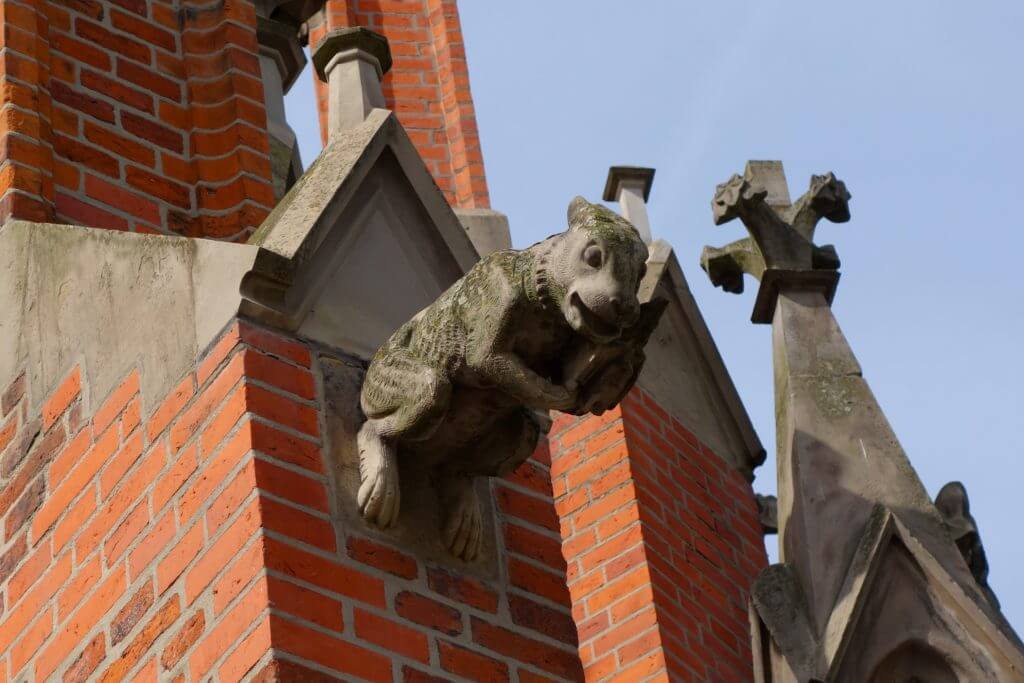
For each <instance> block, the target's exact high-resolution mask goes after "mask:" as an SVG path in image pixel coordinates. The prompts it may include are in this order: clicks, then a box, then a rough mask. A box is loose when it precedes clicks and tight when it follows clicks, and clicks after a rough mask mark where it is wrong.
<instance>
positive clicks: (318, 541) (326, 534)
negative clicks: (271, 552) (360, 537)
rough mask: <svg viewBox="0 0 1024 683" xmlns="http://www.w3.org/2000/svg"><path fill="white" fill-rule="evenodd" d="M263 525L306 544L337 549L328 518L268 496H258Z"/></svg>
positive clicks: (324, 548)
mask: <svg viewBox="0 0 1024 683" xmlns="http://www.w3.org/2000/svg"><path fill="white" fill-rule="evenodd" d="M260 509H261V512H262V515H263V526H264V527H266V528H267V529H269V530H271V531H276V532H277V533H279V534H282V535H284V536H288V537H289V538H293V539H295V540H297V541H301V542H303V543H305V544H307V545H311V546H315V547H317V548H320V549H321V550H326V551H327V552H331V553H333V552H334V551H335V550H336V549H337V545H336V544H335V541H334V527H333V525H332V524H331V522H330V520H328V519H324V518H322V517H316V516H315V515H312V514H310V513H308V512H304V511H302V510H299V509H297V508H294V507H292V506H290V505H286V504H284V503H279V502H277V501H276V500H272V499H270V498H266V497H261V498H260Z"/></svg>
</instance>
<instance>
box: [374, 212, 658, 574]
mask: <svg viewBox="0 0 1024 683" xmlns="http://www.w3.org/2000/svg"><path fill="white" fill-rule="evenodd" d="M568 218H569V230H568V231H566V232H564V233H560V234H558V235H554V236H552V237H550V238H548V239H547V240H545V241H544V242H541V243H538V244H536V245H534V246H533V247H530V248H529V249H526V250H523V251H514V250H505V251H498V252H494V253H492V254H491V255H489V256H488V257H486V258H484V259H483V260H482V261H480V262H479V263H478V264H477V265H475V266H474V267H473V268H472V269H471V270H470V272H469V273H467V274H466V276H465V277H463V278H462V279H461V280H459V281H458V282H456V283H455V284H454V285H453V286H452V287H451V288H449V289H448V291H446V292H445V293H444V294H443V295H442V296H441V297H439V298H438V299H437V300H436V301H435V302H434V303H432V304H431V305H430V306H428V307H427V308H425V309H424V310H423V311H421V312H420V313H418V314H417V315H416V316H414V317H413V318H412V319H411V320H410V321H409V322H407V323H406V324H405V325H403V326H402V327H400V328H399V329H398V330H397V331H396V332H395V333H394V334H393V335H392V336H391V338H390V339H389V340H388V341H387V343H385V344H384V345H383V346H382V347H381V348H380V350H378V351H377V353H376V354H375V355H374V358H373V360H372V361H371V364H370V366H369V369H368V371H367V374H366V378H365V381H364V383H363V389H362V395H361V406H362V408H363V411H364V412H365V414H366V416H367V418H368V419H367V421H366V423H365V424H364V425H363V427H362V428H361V429H360V432H359V440H358V443H359V458H360V477H361V485H360V489H359V492H358V503H359V508H360V511H361V513H362V515H363V517H364V518H365V519H366V520H368V521H369V522H370V523H372V524H375V525H377V526H380V527H382V528H387V527H389V526H391V525H392V524H393V523H394V521H395V520H396V519H397V518H398V516H399V514H400V511H401V509H402V507H403V506H404V497H405V496H404V492H405V491H406V489H407V487H406V486H404V485H400V483H399V482H400V481H401V480H402V479H403V478H405V476H406V475H405V472H406V471H407V470H408V469H409V467H410V465H409V463H412V462H415V463H416V464H417V466H420V465H421V466H423V467H426V468H429V470H430V472H431V481H432V483H433V484H434V488H435V489H436V490H437V491H438V495H439V503H440V507H441V509H442V514H443V517H444V519H443V520H442V521H441V526H442V529H443V531H442V534H443V537H444V540H445V544H446V545H447V546H448V547H449V549H450V550H451V551H452V553H453V554H454V555H456V556H458V557H462V558H464V559H466V560H469V561H472V560H473V559H474V558H475V557H476V555H477V553H478V551H479V547H480V545H481V537H482V535H483V534H484V533H485V531H484V530H483V529H482V527H481V523H480V514H481V513H480V504H479V501H478V500H477V496H476V495H475V491H476V489H477V484H475V483H474V480H476V479H479V478H483V477H491V476H499V475H504V474H507V473H508V472H511V471H512V470H513V469H514V468H515V467H517V466H518V465H519V464H520V463H522V462H523V461H524V460H525V459H526V458H527V457H529V455H530V454H531V453H532V452H533V450H534V448H535V447H536V444H537V440H538V437H539V434H540V432H541V428H542V422H541V420H539V419H538V417H537V415H536V413H535V411H542V412H546V411H548V410H561V411H564V412H569V413H572V414H576V415H582V414H586V413H594V414H597V415H600V414H601V413H603V412H604V411H605V410H608V409H609V408H611V407H613V406H615V405H616V404H618V402H619V401H620V400H621V399H622V397H623V396H624V395H625V394H626V392H627V391H628V390H629V389H630V387H632V385H633V383H634V382H635V381H636V378H637V376H638V375H639V373H640V370H641V368H642V366H643V362H644V352H643V348H644V346H645V345H646V343H647V340H648V338H649V337H650V335H651V333H652V332H653V331H654V329H655V327H656V326H657V324H658V321H659V319H660V317H661V314H662V313H663V311H664V309H665V305H666V303H667V302H665V301H664V300H653V301H648V302H645V303H643V304H641V303H640V301H639V299H638V298H637V291H638V289H639V287H640V281H641V279H642V277H643V275H644V272H645V271H646V261H647V257H648V251H647V247H646V245H645V244H644V242H643V240H642V239H641V238H640V235H639V234H638V233H637V231H636V229H635V228H634V227H633V226H632V225H630V224H629V223H628V221H626V220H625V219H623V218H621V217H620V216H618V215H616V214H615V213H613V212H611V211H610V210H608V209H606V208H604V207H602V206H599V205H594V204H590V203H589V202H587V201H586V200H584V199H583V198H581V197H577V198H576V199H575V200H573V202H572V203H571V204H570V206H569V216H568Z"/></svg>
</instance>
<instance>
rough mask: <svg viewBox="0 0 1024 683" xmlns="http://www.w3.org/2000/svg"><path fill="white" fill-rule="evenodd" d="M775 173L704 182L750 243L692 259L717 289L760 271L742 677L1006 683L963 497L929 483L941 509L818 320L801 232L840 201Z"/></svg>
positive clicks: (738, 287)
mask: <svg viewBox="0 0 1024 683" xmlns="http://www.w3.org/2000/svg"><path fill="white" fill-rule="evenodd" d="M781 173H782V168H781V164H778V163H775V164H771V163H751V164H748V166H747V170H746V172H745V173H744V175H743V176H742V177H741V176H733V177H732V178H731V179H730V180H729V181H727V182H726V183H723V184H722V185H719V186H718V188H717V190H716V192H715V198H714V200H713V202H712V207H713V212H714V218H715V222H716V223H719V224H720V223H723V222H726V221H728V220H731V219H733V218H740V219H741V220H742V222H743V224H744V226H745V227H746V228H747V230H748V232H749V233H750V237H748V238H745V239H743V240H739V241H737V242H734V243H733V244H731V245H729V246H727V247H725V248H723V249H710V248H709V249H705V252H704V255H703V257H702V265H703V266H704V268H705V270H706V271H707V273H708V275H709V277H710V278H711V280H712V282H713V283H714V284H716V285H718V286H721V287H723V289H725V290H727V291H733V292H739V291H742V288H743V280H742V278H743V276H744V274H750V275H752V276H754V277H755V278H757V279H759V280H760V289H759V292H758V298H757V303H756V304H755V310H754V315H753V320H754V322H771V324H772V349H773V361H774V371H775V404H776V422H777V428H776V434H777V438H778V451H777V453H778V454H777V463H778V502H777V527H778V534H779V559H780V563H779V564H775V565H772V566H771V567H768V568H767V569H765V570H764V572H763V573H762V574H761V575H760V576H759V578H758V579H757V581H756V582H755V585H754V587H753V589H752V591H751V601H752V603H753V607H754V609H753V621H752V624H753V626H754V634H753V636H754V650H755V662H754V666H755V679H756V680H759V681H768V680H770V681H772V682H773V683H780V682H781V681H811V680H819V681H826V680H827V681H850V682H854V681H856V682H858V683H859V682H861V681H879V682H881V681H886V682H888V681H900V682H904V681H916V680H921V681H925V680H927V681H933V680H934V681H947V680H948V681H996V680H998V681H1002V680H1021V679H1022V678H1024V646H1022V644H1021V642H1020V640H1019V639H1018V637H1017V635H1016V633H1015V632H1014V631H1013V629H1012V628H1011V627H1010V625H1009V624H1008V623H1007V622H1006V620H1005V619H1004V618H1003V616H1002V614H1000V613H999V611H998V608H997V605H998V603H997V602H995V601H994V599H992V598H991V597H990V594H989V591H988V590H987V586H986V585H985V584H984V580H983V579H984V573H985V571H987V566H986V567H983V566H982V565H983V563H984V558H983V554H981V552H980V551H981V549H980V540H978V538H977V534H976V527H975V526H974V520H973V518H971V517H970V515H969V511H968V507H967V501H966V494H965V493H963V492H962V491H958V490H956V488H955V487H953V488H952V489H949V490H944V492H943V494H942V495H940V497H939V499H938V501H937V502H938V503H939V505H940V507H941V509H942V514H940V509H938V508H937V507H936V505H935V504H934V503H933V502H932V500H931V499H930V497H929V496H928V494H927V491H926V490H925V488H924V486H923V485H922V483H921V481H920V479H919V478H918V476H917V473H916V472H915V471H914V468H913V466H912V465H911V463H910V459H909V458H908V457H907V454H906V453H905V452H904V451H903V448H902V447H901V446H900V443H899V441H898V439H897V438H896V434H895V432H894V430H893V428H892V426H891V425H890V424H889V422H888V420H887V419H886V417H885V414H884V413H883V411H882V409H881V407H880V406H879V405H878V403H877V401H876V399H875V397H874V394H873V393H872V391H871V388H870V387H869V386H868V383H867V382H866V381H865V380H864V377H863V374H862V371H861V367H860V364H859V363H858V361H857V359H856V357H855V356H854V354H853V351H852V349H851V348H850V346H849V344H848V342H847V340H846V338H845V336H844V334H843V332H842V330H841V329H840V327H839V324H838V322H837V321H836V319H835V317H834V315H833V314H832V310H831V307H830V300H831V296H832V293H833V292H834V289H835V285H836V283H837V282H838V279H839V278H838V272H837V269H838V267H839V260H838V257H837V256H836V253H835V250H834V249H832V248H830V247H829V248H826V247H818V246H817V245H815V244H814V243H813V241H812V240H813V236H814V227H815V225H816V224H817V222H818V221H819V220H820V219H821V218H828V219H829V220H832V221H836V222H843V221H846V220H848V219H849V217H850V214H849V208H848V204H847V202H848V200H849V198H850V195H849V193H848V192H847V191H846V187H845V185H843V183H842V182H841V181H839V180H838V179H836V178H835V176H834V175H832V174H831V173H829V174H825V175H822V176H813V177H812V179H811V185H810V189H809V190H808V192H807V193H806V194H804V195H803V196H802V197H801V198H800V199H798V200H797V202H796V203H795V204H793V205H792V206H786V205H785V204H784V203H783V202H782V199H781V198H782V197H784V196H786V195H788V192H785V191H784V189H785V179H784V177H783V176H781ZM766 176H767V177H766ZM769 197H774V200H773V201H772V202H769V201H768V198H769ZM961 493H963V495H959V494H961ZM957 541H960V543H958V542H957ZM979 554H980V557H979ZM965 560H966V561H965ZM972 561H973V562H974V566H970V567H969V566H968V563H971V562H972ZM982 570H984V571H982Z"/></svg>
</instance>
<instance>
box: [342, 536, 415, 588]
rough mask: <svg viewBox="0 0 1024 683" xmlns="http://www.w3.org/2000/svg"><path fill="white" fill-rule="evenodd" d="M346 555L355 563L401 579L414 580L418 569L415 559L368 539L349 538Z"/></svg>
mask: <svg viewBox="0 0 1024 683" xmlns="http://www.w3.org/2000/svg"><path fill="white" fill-rule="evenodd" d="M348 555H349V557H351V558H352V559H353V560H356V561H357V562H362V563H363V564H368V565H370V566H371V567H376V568H377V569H380V570H381V571H385V572H388V573H389V574H394V575H395V576H398V577H401V578H403V579H415V578H416V577H417V576H418V575H419V567H418V565H417V564H416V560H415V558H413V557H411V556H409V555H406V554H405V553H403V552H400V551H398V550H395V549H394V548H389V547H387V546H384V545H381V544H379V543H377V542H375V541H371V540H370V539H368V538H360V537H358V536H349V539H348Z"/></svg>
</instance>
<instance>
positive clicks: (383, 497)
mask: <svg viewBox="0 0 1024 683" xmlns="http://www.w3.org/2000/svg"><path fill="white" fill-rule="evenodd" d="M359 437H360V438H359V493H358V494H357V495H356V501H357V502H358V504H359V513H360V514H361V515H362V516H363V519H365V520H366V521H367V522H368V523H370V524H372V525H374V526H377V527H380V528H381V529H386V528H388V527H389V526H391V525H392V524H394V523H395V521H397V520H398V511H399V508H400V505H401V498H402V496H401V490H400V488H399V484H398V463H397V462H396V461H395V454H394V450H393V449H392V448H390V447H388V446H387V445H386V444H385V443H384V442H383V441H381V440H380V438H378V437H376V435H372V434H371V435H364V434H363V433H360V435H359Z"/></svg>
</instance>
